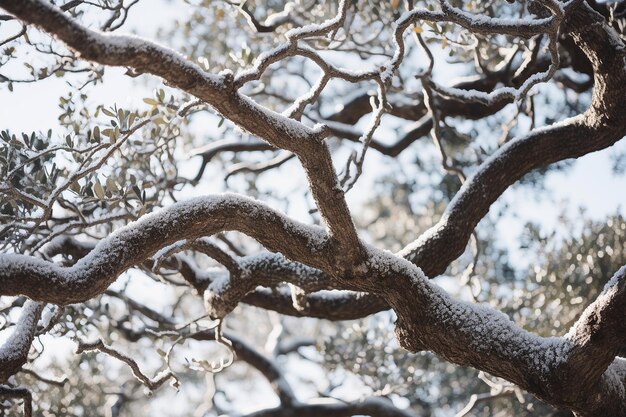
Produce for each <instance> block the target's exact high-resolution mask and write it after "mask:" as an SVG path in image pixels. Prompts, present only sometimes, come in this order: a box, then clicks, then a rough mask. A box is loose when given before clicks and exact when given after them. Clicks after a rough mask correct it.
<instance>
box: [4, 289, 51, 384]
mask: <svg viewBox="0 0 626 417" xmlns="http://www.w3.org/2000/svg"><path fill="white" fill-rule="evenodd" d="M43 307H44V304H42V303H38V302H34V301H27V302H26V303H25V304H24V307H23V308H22V315H21V316H20V318H19V320H18V322H17V323H16V325H15V328H14V329H13V333H12V334H11V336H9V338H8V339H7V341H6V342H4V344H3V345H2V347H0V383H4V382H6V381H7V379H8V378H9V377H10V376H12V375H13V374H15V373H16V372H17V371H19V370H20V368H21V367H22V365H24V364H25V363H26V361H27V360H28V352H29V351H30V346H31V344H32V343H33V339H34V337H35V330H37V323H38V322H39V318H40V317H41V312H42V311H43Z"/></svg>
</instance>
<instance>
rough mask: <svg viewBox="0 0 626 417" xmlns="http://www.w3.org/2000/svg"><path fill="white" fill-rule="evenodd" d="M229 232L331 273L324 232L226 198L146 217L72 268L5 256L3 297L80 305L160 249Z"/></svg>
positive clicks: (0, 262) (0, 273) (0, 283)
mask: <svg viewBox="0 0 626 417" xmlns="http://www.w3.org/2000/svg"><path fill="white" fill-rule="evenodd" d="M225 230H238V231H241V232H243V233H245V234H248V235H249V236H252V237H254V238H256V239H257V240H258V241H259V242H261V243H262V244H263V245H265V246H266V247H267V248H269V249H271V250H276V251H280V252H281V253H284V254H285V255H286V256H289V257H290V258H292V259H299V260H306V262H307V263H308V264H310V265H313V266H315V267H317V268H320V269H332V268H331V267H332V265H329V261H330V258H329V257H328V237H327V235H326V234H325V233H324V231H323V230H322V229H321V228H319V227H316V226H309V225H305V224H302V223H299V222H295V221H293V220H290V219H288V218H286V217H284V216H283V215H281V214H280V213H278V212H277V211H275V210H273V209H271V208H270V207H268V206H266V205H264V204H262V203H260V202H258V201H255V200H252V199H249V198H246V197H242V196H238V195H233V194H225V195H219V196H212V197H203V198H196V199H192V200H189V201H186V202H182V203H177V204H174V205H172V206H171V207H169V208H166V209H163V210H161V211H160V212H157V213H152V214H149V215H146V216H144V217H142V218H141V219H139V220H138V221H136V222H134V223H131V224H129V225H128V226H126V227H123V228H121V229H119V230H118V231H117V232H116V233H113V234H112V235H110V236H108V237H107V238H106V239H103V240H102V241H100V242H99V243H98V244H97V245H96V247H95V248H94V249H93V250H92V251H91V252H90V253H89V255H87V256H85V257H84V258H81V259H80V260H79V261H78V262H77V263H76V264H75V265H73V266H71V267H60V266H58V265H56V264H54V263H52V262H48V261H44V260H41V259H37V258H33V257H29V256H24V255H17V254H1V255H0V293H1V294H2V295H18V294H22V295H26V296H28V297H30V298H32V299H35V300H46V301H49V302H52V303H55V304H59V305H64V304H69V303H76V302H82V301H85V300H87V299H90V298H92V297H94V296H96V295H98V294H100V293H102V292H103V291H104V290H105V289H106V288H107V287H108V286H109V285H110V284H111V283H112V282H113V281H115V279H116V278H117V277H118V276H119V275H120V274H121V273H122V272H123V271H125V270H126V269H128V268H130V267H131V266H134V265H137V264H140V263H142V262H143V261H144V260H146V259H147V258H149V257H150V256H152V255H153V254H154V253H155V252H157V251H158V250H159V249H161V248H162V247H165V246H168V245H170V244H172V243H174V242H176V241H178V240H183V239H195V238H199V237H202V236H209V235H213V234H215V233H217V232H221V231H225Z"/></svg>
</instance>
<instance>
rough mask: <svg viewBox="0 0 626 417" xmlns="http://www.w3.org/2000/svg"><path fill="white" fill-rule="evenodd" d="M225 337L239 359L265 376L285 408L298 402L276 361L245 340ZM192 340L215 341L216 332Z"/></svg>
mask: <svg viewBox="0 0 626 417" xmlns="http://www.w3.org/2000/svg"><path fill="white" fill-rule="evenodd" d="M224 337H225V338H226V339H228V340H229V341H231V342H232V349H233V350H234V351H235V354H236V355H237V359H241V360H242V361H244V362H246V363H248V364H249V365H250V366H252V367H254V368H256V369H257V370H258V371H259V372H261V374H263V376H264V377H265V379H267V380H268V382H269V383H270V384H271V386H272V389H273V390H274V392H276V395H278V398H279V399H280V402H281V404H282V405H283V406H289V405H291V404H292V403H294V402H296V396H295V394H294V393H293V391H292V389H291V386H290V385H289V383H288V382H287V380H286V379H285V376H284V375H283V373H282V371H281V370H280V369H279V368H278V366H277V365H276V363H274V361H272V360H271V359H269V358H267V357H265V356H264V355H262V354H261V353H259V352H258V351H257V350H256V349H254V348H253V347H252V346H250V345H249V344H247V343H246V342H245V341H244V340H242V339H241V338H239V337H237V336H235V335H233V334H231V333H225V334H224ZM190 338H191V339H194V340H215V331H214V330H205V331H202V332H198V333H194V334H192V335H191V336H190Z"/></svg>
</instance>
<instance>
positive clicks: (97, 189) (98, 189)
mask: <svg viewBox="0 0 626 417" xmlns="http://www.w3.org/2000/svg"><path fill="white" fill-rule="evenodd" d="M93 192H94V194H95V195H96V197H98V198H99V199H100V200H103V199H104V197H105V194H104V188H102V184H100V181H98V180H96V182H95V184H94V185H93Z"/></svg>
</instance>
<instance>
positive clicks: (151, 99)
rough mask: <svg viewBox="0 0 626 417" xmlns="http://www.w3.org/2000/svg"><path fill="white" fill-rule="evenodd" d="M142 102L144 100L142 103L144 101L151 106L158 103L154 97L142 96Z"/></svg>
mask: <svg viewBox="0 0 626 417" xmlns="http://www.w3.org/2000/svg"><path fill="white" fill-rule="evenodd" d="M143 102H144V103H146V104H149V105H151V106H157V105H158V104H159V102H158V101H156V100H155V99H153V98H144V99H143Z"/></svg>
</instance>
